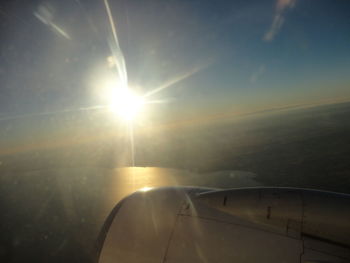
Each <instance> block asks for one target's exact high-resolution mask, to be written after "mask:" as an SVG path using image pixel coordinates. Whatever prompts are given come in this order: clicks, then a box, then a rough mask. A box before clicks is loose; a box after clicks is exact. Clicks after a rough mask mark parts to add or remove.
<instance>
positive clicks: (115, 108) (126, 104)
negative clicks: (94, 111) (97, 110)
mask: <svg viewBox="0 0 350 263" xmlns="http://www.w3.org/2000/svg"><path fill="white" fill-rule="evenodd" d="M109 100H110V103H109V107H110V109H111V111H112V112H113V113H115V114H116V115H118V116H119V117H120V118H121V119H123V120H125V121H127V122H132V121H134V120H135V118H136V117H137V115H138V114H140V113H141V111H142V110H143V107H144V104H145V101H144V98H143V97H142V96H139V95H137V94H136V93H134V92H133V91H132V90H130V89H129V88H114V89H113V90H112V91H111V94H110V95H109Z"/></svg>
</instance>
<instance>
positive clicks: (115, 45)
mask: <svg viewBox="0 0 350 263" xmlns="http://www.w3.org/2000/svg"><path fill="white" fill-rule="evenodd" d="M104 4H105V7H106V12H107V15H108V21H109V24H110V28H111V32H112V36H113V37H112V39H110V40H109V46H110V49H111V52H112V55H113V57H114V61H115V66H116V68H117V73H118V76H119V78H120V81H121V84H122V86H123V88H127V87H128V75H127V72H126V65H125V59H124V55H123V52H122V50H121V48H120V45H119V40H118V35H117V30H116V26H115V23H114V20H113V16H112V12H111V9H110V7H109V3H108V0H104Z"/></svg>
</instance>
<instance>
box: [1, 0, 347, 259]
mask: <svg viewBox="0 0 350 263" xmlns="http://www.w3.org/2000/svg"><path fill="white" fill-rule="evenodd" d="M349 13H350V2H349V1H340V0H335V1H331V0H319V1H312V0H266V1H260V0H253V1H241V0H232V1H224V0H219V1H207V0H201V1H200V0H188V1H187V0H186V1H185V0H170V1H161V0H145V1H137V0H128V1H126V0H115V1H112V0H99V1H97V0H75V1H74V0H43V1H38V0H30V1H29V0H28V1H17V0H16V1H12V0H11V1H9V0H6V1H1V3H0V30H1V33H0V34H1V38H0V39H1V41H0V45H1V46H0V51H1V53H0V83H1V85H0V194H1V198H0V203H1V209H2V213H1V214H2V215H1V217H0V218H1V219H0V230H1V235H0V261H2V262H24V261H33V262H47V261H50V262H53V261H54V262H56V261H57V262H63V261H65V262H83V261H86V262H94V260H95V258H94V257H95V255H94V246H95V240H96V238H97V235H98V233H99V231H100V229H101V227H102V224H103V222H104V220H105V218H106V217H107V215H108V214H109V212H110V211H111V210H112V208H113V207H114V206H115V205H116V204H117V203H118V201H120V200H121V199H122V198H123V197H125V196H127V195H129V194H131V193H133V192H134V191H137V190H139V189H142V190H143V191H147V190H148V189H151V188H153V187H162V186H184V185H185V186H199V187H210V188H239V187H255V186H279V187H300V188H313V189H322V190H327V191H334V192H341V193H350V122H349V120H350V86H349V85H350V84H349V83H350V74H349V73H350V45H349V43H350V34H349V33H350V17H349Z"/></svg>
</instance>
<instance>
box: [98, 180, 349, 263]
mask: <svg viewBox="0 0 350 263" xmlns="http://www.w3.org/2000/svg"><path fill="white" fill-rule="evenodd" d="M97 247H98V262H100V263H109V262H130V263H131V262H169V263H173V262H174V263H175V262H191V263H193V262H237V263H256V262H259V263H265V262H266V263H274V262H276V263H277V262H278V263H281V262H284V263H297V262H298V263H301V262H305V263H306V262H309V263H316V262H323V263H328V262H329V263H338V262H339V263H343V262H350V195H345V194H337V193H332V192H324V191H316V190H307V189H297V188H242V189H232V190H215V189H207V188H188V187H175V188H158V189H151V190H149V191H139V192H136V193H134V194H132V195H130V196H129V197H126V198H125V199H124V200H122V201H121V202H120V203H119V204H118V205H117V206H116V207H115V208H114V209H113V211H112V212H111V214H110V215H109V217H108V218H107V220H106V222H105V224H104V226H103V228H102V230H101V234H100V237H99V240H98V242H97Z"/></svg>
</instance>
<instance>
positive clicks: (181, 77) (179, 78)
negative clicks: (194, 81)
mask: <svg viewBox="0 0 350 263" xmlns="http://www.w3.org/2000/svg"><path fill="white" fill-rule="evenodd" d="M211 64H212V62H210V63H206V64H204V65H200V66H197V67H195V68H193V69H192V70H190V71H189V72H186V73H184V74H182V75H179V76H177V77H175V78H173V79H171V80H169V81H167V82H165V83H164V84H162V85H160V86H159V87H158V88H155V89H153V90H151V91H150V92H148V93H146V94H145V95H144V97H149V96H151V95H154V94H156V93H158V92H160V91H162V90H164V89H167V88H169V87H171V86H173V85H175V84H176V83H179V82H181V81H183V80H185V79H187V78H189V77H191V76H192V75H194V74H196V73H198V72H199V71H202V70H203V69H206V68H207V67H209V66H210V65H211Z"/></svg>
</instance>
